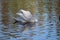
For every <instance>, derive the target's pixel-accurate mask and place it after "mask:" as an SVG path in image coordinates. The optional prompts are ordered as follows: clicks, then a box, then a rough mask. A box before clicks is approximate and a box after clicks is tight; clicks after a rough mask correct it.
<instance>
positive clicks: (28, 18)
mask: <svg viewBox="0 0 60 40" xmlns="http://www.w3.org/2000/svg"><path fill="white" fill-rule="evenodd" d="M16 14H17V15H19V16H20V19H16V18H15V20H16V21H20V22H22V23H29V22H30V23H35V22H37V21H38V20H37V19H36V18H35V17H34V16H33V15H32V14H31V13H30V12H29V11H25V10H20V11H19V12H17V13H16Z"/></svg>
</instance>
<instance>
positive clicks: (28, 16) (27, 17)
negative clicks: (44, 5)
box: [21, 10, 32, 20]
mask: <svg viewBox="0 0 60 40" xmlns="http://www.w3.org/2000/svg"><path fill="white" fill-rule="evenodd" d="M21 12H23V13H22V14H23V15H24V17H25V18H26V19H27V20H30V19H31V18H32V14H31V13H30V12H29V11H25V10H21Z"/></svg>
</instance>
